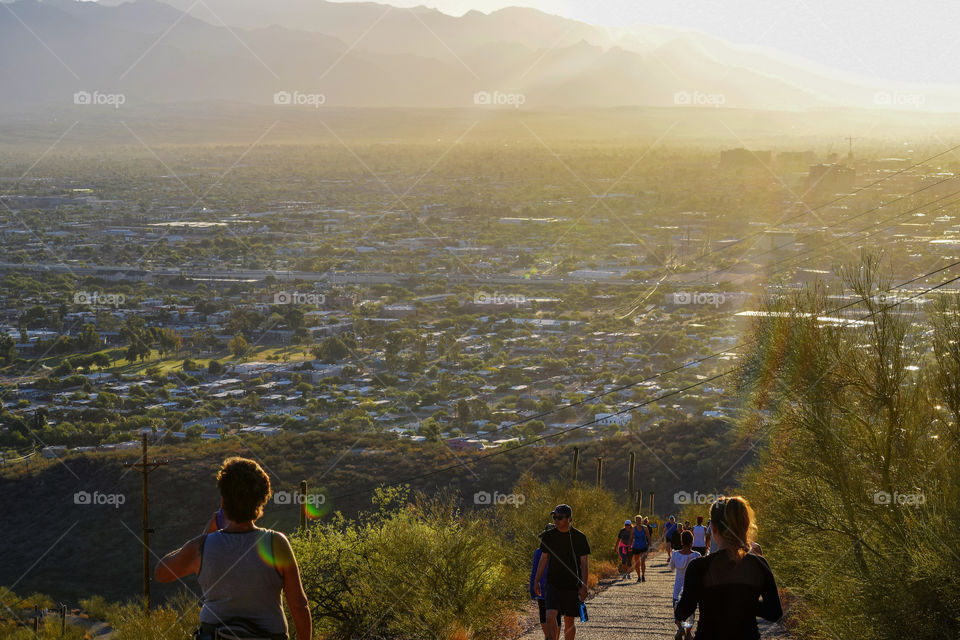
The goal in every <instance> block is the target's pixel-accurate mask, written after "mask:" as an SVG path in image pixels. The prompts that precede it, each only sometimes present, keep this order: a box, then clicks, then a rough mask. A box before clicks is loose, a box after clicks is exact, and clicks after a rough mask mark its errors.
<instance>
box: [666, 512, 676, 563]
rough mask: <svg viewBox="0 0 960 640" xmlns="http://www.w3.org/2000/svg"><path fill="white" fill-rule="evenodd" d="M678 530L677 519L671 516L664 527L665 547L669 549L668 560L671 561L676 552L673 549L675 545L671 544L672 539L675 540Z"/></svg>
mask: <svg viewBox="0 0 960 640" xmlns="http://www.w3.org/2000/svg"><path fill="white" fill-rule="evenodd" d="M676 530H677V519H676V518H674V517H673V516H669V517H668V518H667V524H665V525H663V545H664V546H665V547H666V549H667V560H669V559H670V557H671V556H672V555H673V552H674V551H675V550H674V549H673V548H672V547H673V544H672V543H671V539H672V538H673V534H674V533H675V532H676Z"/></svg>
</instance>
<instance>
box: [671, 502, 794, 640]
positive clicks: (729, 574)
mask: <svg viewBox="0 0 960 640" xmlns="http://www.w3.org/2000/svg"><path fill="white" fill-rule="evenodd" d="M710 520H711V522H710V526H711V528H712V530H713V531H712V533H713V535H714V536H715V537H716V538H717V539H718V544H719V545H720V550H719V551H718V552H717V553H713V554H711V555H709V556H707V557H706V558H697V559H695V560H692V561H691V562H690V563H689V564H688V565H687V572H686V576H684V581H683V591H682V592H681V594H680V602H679V603H677V608H676V610H675V611H674V620H675V621H676V622H678V623H680V622H681V621H683V620H686V619H687V618H688V617H690V616H691V615H693V613H694V612H695V611H697V610H698V609H699V612H700V615H699V620H698V622H697V633H696V638H697V640H759V638H760V631H759V630H758V629H757V618H758V617H760V618H763V619H764V620H770V621H773V622H775V621H778V620H780V619H781V618H782V617H783V608H782V606H781V604H780V595H779V594H778V593H777V583H776V581H775V580H774V578H773V572H772V571H770V565H769V564H767V561H766V560H765V559H764V558H763V557H761V556H758V555H756V554H753V553H748V552H749V551H750V548H751V542H752V541H753V538H754V535H755V533H756V530H757V525H756V519H755V517H754V514H753V509H751V508H750V504H749V503H748V502H747V500H746V498H743V497H741V496H733V497H728V498H720V499H719V500H717V501H716V502H714V503H713V505H712V506H711V507H710Z"/></svg>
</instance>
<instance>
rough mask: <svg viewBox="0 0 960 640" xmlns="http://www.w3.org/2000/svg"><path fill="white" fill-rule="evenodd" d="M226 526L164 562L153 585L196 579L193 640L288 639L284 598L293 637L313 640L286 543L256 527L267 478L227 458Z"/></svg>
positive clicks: (248, 463) (223, 488) (249, 464)
mask: <svg viewBox="0 0 960 640" xmlns="http://www.w3.org/2000/svg"><path fill="white" fill-rule="evenodd" d="M217 488H218V489H219V490H220V501H221V504H222V506H223V511H224V513H225V514H226V517H227V522H226V524H227V526H226V527H224V528H223V529H220V530H217V531H215V532H213V533H205V534H203V535H201V536H198V537H196V538H194V539H193V540H190V541H189V542H187V543H186V544H184V545H183V546H182V547H180V548H179V549H177V550H175V551H171V552H170V553H168V554H167V555H165V556H164V557H163V558H162V559H161V560H160V562H159V563H158V564H157V567H156V569H155V570H154V578H155V579H156V580H157V581H158V582H173V581H174V580H177V579H178V578H182V577H184V576H187V575H190V574H192V573H196V574H197V581H198V582H199V583H200V587H201V589H202V590H203V607H202V608H201V609H200V629H199V630H198V633H197V635H196V637H197V638H198V640H213V639H214V638H215V637H216V636H217V634H218V633H226V632H228V631H233V632H234V634H235V635H236V636H237V637H244V638H253V639H260V638H263V639H267V640H286V638H287V630H288V627H287V619H286V616H285V615H284V613H283V605H282V603H281V597H280V596H281V593H282V594H283V596H285V599H286V601H287V605H288V606H289V608H290V615H291V616H292V617H293V624H294V627H295V628H296V630H297V638H300V639H301V640H311V639H312V633H313V632H312V628H311V623H310V609H309V607H308V605H307V596H306V594H305V593H304V591H303V585H302V583H301V582H300V569H299V568H298V567H297V561H296V558H295V557H294V555H293V549H291V548H290V542H289V541H288V540H287V538H286V536H284V535H283V534H282V533H279V532H277V531H272V530H270V529H261V528H259V527H257V526H256V524H255V522H256V521H257V519H258V518H259V517H260V516H262V515H263V506H264V505H265V504H266V503H267V500H268V499H269V498H270V494H271V488H270V477H269V476H268V475H267V473H266V472H265V471H264V470H263V468H262V467H261V466H260V465H259V464H257V463H256V462H255V461H253V460H249V459H247V458H239V457H232V458H227V459H226V460H224V461H223V465H222V466H221V467H220V470H219V472H218V473H217Z"/></svg>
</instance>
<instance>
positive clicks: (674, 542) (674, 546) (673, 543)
mask: <svg viewBox="0 0 960 640" xmlns="http://www.w3.org/2000/svg"><path fill="white" fill-rule="evenodd" d="M684 531H686V529H684V528H683V523H682V522H678V523H677V528H676V529H674V531H673V535H672V536H670V555H673V552H674V551H680V549H682V548H683V538H681V537H680V536H681V534H682V533H683V532H684ZM690 535H693V534H692V533H691V534H690Z"/></svg>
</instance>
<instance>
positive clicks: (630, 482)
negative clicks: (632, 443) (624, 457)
mask: <svg viewBox="0 0 960 640" xmlns="http://www.w3.org/2000/svg"><path fill="white" fill-rule="evenodd" d="M636 466H637V454H636V452H634V451H631V452H630V468H629V469H628V470H627V500H629V499H630V498H632V497H633V479H634V478H633V472H634V468H635V467H636Z"/></svg>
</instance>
